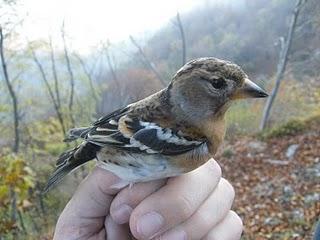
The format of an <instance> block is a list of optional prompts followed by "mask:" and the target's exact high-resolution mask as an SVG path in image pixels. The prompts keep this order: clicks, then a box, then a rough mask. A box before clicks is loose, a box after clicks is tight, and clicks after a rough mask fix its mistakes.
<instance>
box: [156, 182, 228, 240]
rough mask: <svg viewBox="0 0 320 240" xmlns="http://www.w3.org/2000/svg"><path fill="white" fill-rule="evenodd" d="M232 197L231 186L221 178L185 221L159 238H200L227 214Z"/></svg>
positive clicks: (164, 239)
mask: <svg viewBox="0 0 320 240" xmlns="http://www.w3.org/2000/svg"><path fill="white" fill-rule="evenodd" d="M233 199H234V190H233V187H232V186H231V184H230V183H229V182H228V181H227V180H225V179H223V178H222V179H221V180H220V182H219V184H218V186H217V187H216V189H215V190H214V191H213V193H212V194H211V195H210V196H209V197H208V198H207V200H206V201H205V202H204V203H203V204H202V205H201V206H200V207H199V209H198V210H197V211H196V212H195V213H194V214H193V215H192V216H191V217H190V218H189V219H188V220H187V221H185V222H183V223H182V224H180V225H179V226H177V227H175V228H173V229H171V230H169V231H167V232H166V233H165V234H164V235H163V236H161V239H163V240H166V239H177V237H176V236H185V239H195V240H197V239H201V238H202V237H203V236H205V235H206V234H207V233H208V232H209V231H210V230H211V229H212V228H213V227H214V226H215V225H216V224H218V223H219V222H220V221H221V220H222V219H224V218H225V217H226V215H228V213H229V210H230V209H231V206H232V203H233ZM181 239H183V238H181ZM220 239H222V238H220Z"/></svg>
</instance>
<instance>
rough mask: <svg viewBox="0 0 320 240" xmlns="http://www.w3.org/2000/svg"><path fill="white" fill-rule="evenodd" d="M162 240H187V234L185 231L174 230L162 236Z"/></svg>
mask: <svg viewBox="0 0 320 240" xmlns="http://www.w3.org/2000/svg"><path fill="white" fill-rule="evenodd" d="M161 240H187V234H186V232H185V231H183V230H174V231H172V232H170V233H167V234H164V235H163V236H161Z"/></svg>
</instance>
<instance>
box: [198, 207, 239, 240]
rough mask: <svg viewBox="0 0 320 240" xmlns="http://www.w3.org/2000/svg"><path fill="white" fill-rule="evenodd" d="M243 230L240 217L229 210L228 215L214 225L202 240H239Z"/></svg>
mask: <svg viewBox="0 0 320 240" xmlns="http://www.w3.org/2000/svg"><path fill="white" fill-rule="evenodd" d="M242 231H243V224H242V220H241V218H240V217H239V216H238V215H237V214H236V213H235V212H234V211H230V212H229V213H228V215H227V216H226V217H225V218H224V219H223V220H222V221H221V222H220V223H219V224H218V225H216V226H215V227H214V228H213V229H212V230H211V231H210V232H209V233H208V234H207V236H206V237H205V238H204V240H220V239H224V240H239V239H240V238H241V234H242Z"/></svg>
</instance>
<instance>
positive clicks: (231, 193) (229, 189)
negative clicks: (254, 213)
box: [220, 178, 236, 202]
mask: <svg viewBox="0 0 320 240" xmlns="http://www.w3.org/2000/svg"><path fill="white" fill-rule="evenodd" d="M220 184H221V187H222V188H223V190H224V192H225V194H226V196H227V197H228V198H229V199H230V200H231V202H233V200H234V197H235V195H236V193H235V190H234V188H233V186H232V185H231V183H230V182H229V181H228V180H226V179H225V178H222V179H221V182H220Z"/></svg>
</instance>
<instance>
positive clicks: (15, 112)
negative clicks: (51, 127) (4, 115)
mask: <svg viewBox="0 0 320 240" xmlns="http://www.w3.org/2000/svg"><path fill="white" fill-rule="evenodd" d="M3 42H4V35H3V31H2V27H1V26H0V58H1V66H2V71H3V75H4V80H5V83H6V85H7V88H8V90H9V94H10V97H11V100H12V106H13V122H14V123H13V126H14V144H13V147H12V151H13V152H14V153H16V154H17V153H18V152H19V144H20V132H19V120H20V117H19V111H18V97H17V94H16V92H15V90H14V89H13V86H12V83H11V81H10V78H9V74H8V69H7V63H6V59H5V55H4V43H3ZM10 198H11V221H12V222H17V216H18V209H17V195H16V192H15V191H14V187H13V186H11V187H10ZM13 236H14V237H17V232H16V231H14V232H13Z"/></svg>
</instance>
